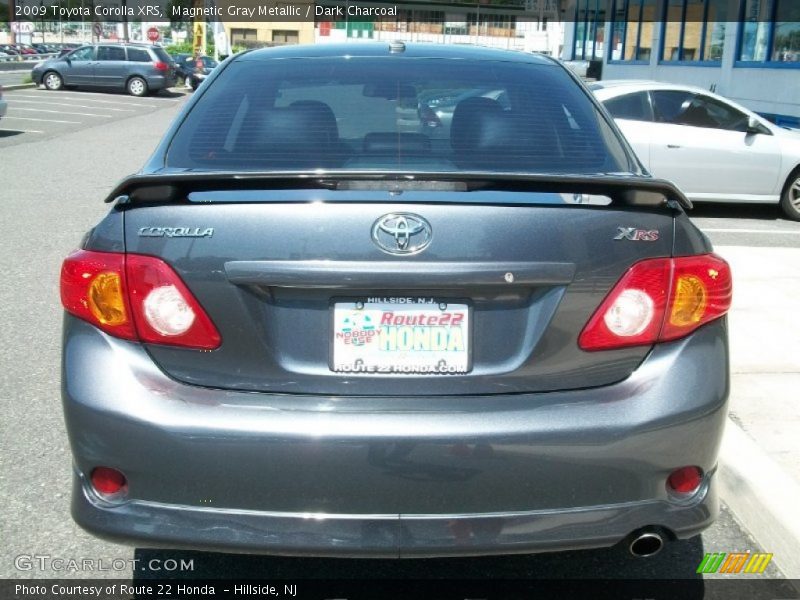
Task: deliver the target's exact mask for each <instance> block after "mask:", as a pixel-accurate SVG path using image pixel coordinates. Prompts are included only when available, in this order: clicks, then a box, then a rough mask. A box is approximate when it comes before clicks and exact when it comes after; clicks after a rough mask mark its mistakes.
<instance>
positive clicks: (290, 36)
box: [272, 29, 299, 44]
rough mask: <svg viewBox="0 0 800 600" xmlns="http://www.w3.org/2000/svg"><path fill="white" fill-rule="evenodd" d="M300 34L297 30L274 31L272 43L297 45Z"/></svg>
mask: <svg viewBox="0 0 800 600" xmlns="http://www.w3.org/2000/svg"><path fill="white" fill-rule="evenodd" d="M298 40H299V34H298V32H297V31H295V30H282V29H275V30H273V31H272V41H273V42H276V43H279V44H296V43H297V42H298Z"/></svg>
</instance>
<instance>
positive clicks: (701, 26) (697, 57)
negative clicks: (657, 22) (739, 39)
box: [662, 0, 732, 62]
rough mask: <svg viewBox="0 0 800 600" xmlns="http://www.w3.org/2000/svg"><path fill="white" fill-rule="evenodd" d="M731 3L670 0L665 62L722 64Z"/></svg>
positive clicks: (715, 0) (667, 16)
mask: <svg viewBox="0 0 800 600" xmlns="http://www.w3.org/2000/svg"><path fill="white" fill-rule="evenodd" d="M730 11H731V3H730V2H729V0H668V3H667V4H666V8H665V21H666V26H665V29H664V42H663V54H662V60H663V61H666V62H672V61H690V62H692V61H706V62H721V61H722V52H723V49H724V46H725V26H726V22H727V21H729V20H732V18H731V15H732V13H731V12H730Z"/></svg>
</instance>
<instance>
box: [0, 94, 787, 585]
mask: <svg viewBox="0 0 800 600" xmlns="http://www.w3.org/2000/svg"><path fill="white" fill-rule="evenodd" d="M6 97H7V99H8V100H9V113H8V115H9V117H8V118H7V119H5V118H4V119H3V120H2V121H0V170H2V177H3V185H2V186H0V207H1V208H0V211H2V212H1V214H2V216H3V222H4V225H5V228H4V229H5V235H4V236H2V237H0V271H2V272H3V273H4V274H5V277H4V278H3V279H2V280H0V293H1V294H2V298H3V302H2V303H0V319H2V322H3V323H4V326H3V333H2V341H3V351H2V353H0V360H1V361H2V365H0V411H2V414H3V418H2V420H0V456H2V458H0V506H3V510H2V511H0V539H2V540H3V543H2V544H0V578H22V577H48V578H50V577H98V576H101V577H130V576H131V575H135V576H137V577H141V576H147V577H158V576H160V574H159V573H144V574H142V573H137V572H132V571H131V569H130V568H129V569H127V570H126V571H124V572H118V571H114V570H112V571H107V572H104V573H98V572H94V571H90V572H87V571H83V572H66V573H65V572H57V571H53V570H52V569H51V570H47V569H38V568H34V569H30V570H26V569H20V567H19V563H18V562H17V558H18V557H19V556H21V555H34V556H35V555H40V556H41V555H48V556H51V557H61V558H70V557H75V558H83V557H88V558H94V559H98V558H104V559H106V560H107V561H111V560H113V559H115V558H120V559H123V560H131V559H133V558H134V557H136V558H139V559H140V560H145V562H146V560H149V559H152V558H161V559H165V558H178V557H182V556H187V557H190V558H194V559H195V567H196V569H195V571H194V572H192V573H191V574H190V575H191V576H193V577H201V578H202V577H208V578H213V577H223V576H233V577H267V576H269V577H276V578H278V577H281V576H283V577H304V576H317V577H326V576H330V577H345V578H346V577H353V578H358V577H363V576H377V577H388V578H392V577H396V578H408V577H416V576H422V577H458V576H463V575H464V574H469V575H470V576H474V577H477V578H482V577H485V578H493V577H498V578H508V579H513V578H522V577H533V578H539V577H540V578H568V577H574V576H588V577H612V578H625V577H628V578H637V579H660V580H666V579H692V580H700V579H701V576H700V575H697V574H696V573H695V569H696V568H697V565H698V564H699V562H700V561H701V560H702V557H703V555H704V553H706V552H740V551H742V552H743V551H747V550H749V551H751V552H757V551H762V550H763V551H767V552H769V551H771V550H770V549H769V548H761V547H760V546H759V544H758V543H757V542H756V541H755V540H753V539H752V538H751V537H750V536H749V534H748V532H747V530H746V528H745V527H743V526H742V524H740V523H738V522H737V520H736V518H735V517H734V516H733V515H732V514H731V513H730V512H729V511H727V510H723V513H722V515H721V517H720V519H719V520H718V521H717V523H715V525H714V526H713V527H711V528H710V529H709V530H707V531H706V532H705V533H704V534H703V535H702V536H700V537H698V538H694V539H692V540H687V541H683V542H678V543H675V544H671V545H669V546H668V547H667V548H666V549H665V550H664V552H662V553H661V554H660V555H659V556H657V557H655V558H654V559H652V560H632V559H630V558H628V557H627V556H626V554H625V553H624V552H623V551H621V550H620V549H619V548H615V549H611V550H592V551H583V552H573V553H568V554H545V555H539V556H535V557H511V558H508V557H496V558H481V559H463V560H447V561H424V562H421V561H408V562H406V561H403V562H399V563H398V562H397V561H347V560H341V559H340V560H335V561H334V560H330V561H323V560H309V559H275V558H263V557H254V556H239V555H224V554H213V553H197V554H188V553H179V552H173V551H159V552H156V551H152V550H145V549H133V548H128V547H124V546H119V545H115V544H112V543H108V542H105V541H101V540H98V539H95V538H93V537H91V536H89V535H88V534H86V533H84V532H82V531H81V530H80V529H79V528H78V527H77V526H76V525H75V524H74V523H73V522H72V521H71V519H70V517H69V486H70V457H69V448H68V445H67V440H66V433H65V429H64V422H63V418H62V416H61V407H60V400H59V375H58V372H59V352H60V337H59V335H60V323H61V308H60V304H59V299H58V272H59V268H60V262H61V260H62V258H63V257H64V256H65V255H66V254H67V253H68V252H69V251H70V250H72V249H73V248H74V247H75V246H76V245H77V244H78V242H79V240H80V238H81V236H82V234H83V232H84V231H86V229H87V228H88V227H90V226H91V225H93V224H94V223H96V221H97V220H98V219H99V218H100V216H101V215H102V214H104V213H105V211H106V210H107V206H105V205H103V204H102V199H103V197H104V195H105V193H107V192H108V190H110V189H111V187H112V186H113V185H114V183H115V182H116V181H117V180H118V179H119V178H121V177H123V176H125V175H127V174H129V173H131V172H133V171H135V170H137V169H138V168H140V167H141V165H142V163H143V162H144V160H145V159H146V158H147V156H148V155H149V153H150V152H151V151H152V150H153V148H154V147H155V144H156V143H157V142H158V140H159V139H160V136H161V134H162V132H163V131H164V129H165V128H166V127H167V126H168V124H169V123H170V121H171V120H172V118H173V117H174V115H175V114H176V112H177V110H178V109H179V107H180V106H181V105H182V102H183V101H185V98H186V95H185V94H184V93H183V92H182V91H172V92H170V93H169V94H165V95H160V96H155V97H147V98H133V97H129V96H125V95H123V94H121V93H120V94H113V93H102V92H84V91H64V92H48V91H45V90H43V89H25V90H14V91H9V92H7V94H6ZM37 177H39V178H46V179H47V185H37V184H34V183H32V179H34V178H37ZM695 218H696V219H697V222H698V223H699V224H700V225H701V227H703V228H705V229H708V230H709V231H708V233H709V235H710V236H711V238H712V240H713V241H714V242H715V243H717V244H726V243H728V244H729V243H731V242H732V240H735V242H736V243H737V245H746V246H750V247H753V248H757V247H759V246H764V245H773V244H778V245H784V246H795V247H796V246H798V245H800V224H798V223H791V222H789V221H785V220H783V219H781V218H779V217H778V211H777V208H776V207H749V208H742V207H704V208H701V209H699V210H698V212H697V213H695ZM715 229H716V230H717V231H713V230H715ZM786 232H789V233H786ZM143 564H144V563H143ZM170 575H175V574H173V573H171V574H170ZM710 577H711V576H709V575H703V576H702V578H703V579H708V578H710ZM717 577H722V578H724V576H717ZM765 577H766V578H768V579H772V580H773V581H774V580H776V579H778V580H779V579H781V577H782V574H781V572H780V571H779V570H778V568H776V567H775V565H774V564H772V565H770V567H769V569H768V570H767V572H766V573H765ZM781 585H782V583H781V582H776V583H775V586H774V587H771V588H766V587H765V588H763V590H762V591H764V592H765V595H757V594H753V596H752V597H754V598H755V597H770V598H781V597H784V598H789V597H793V596H792V595H790V593H788V592H786V591H785V590H784V589H783V588H781V587H780V586H781ZM708 589H710V590H713V588H712V587H709V588H708ZM720 597H725V596H720Z"/></svg>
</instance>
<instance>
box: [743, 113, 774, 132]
mask: <svg viewBox="0 0 800 600" xmlns="http://www.w3.org/2000/svg"><path fill="white" fill-rule="evenodd" d="M747 133H748V134H752V135H758V134H759V133H761V134H765V135H772V132H771V131H770V130H769V129H767V128H766V127H764V126H763V125H762V124H761V121H759V120H758V119H756V118H755V117H750V118H749V119H747Z"/></svg>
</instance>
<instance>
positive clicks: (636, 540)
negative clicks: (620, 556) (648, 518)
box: [628, 531, 664, 558]
mask: <svg viewBox="0 0 800 600" xmlns="http://www.w3.org/2000/svg"><path fill="white" fill-rule="evenodd" d="M663 547H664V538H663V537H661V535H659V534H658V533H656V532H655V531H646V532H644V533H640V534H637V535H635V536H634V537H633V539H632V540H631V543H630V545H629V546H628V550H629V551H630V553H631V554H632V555H633V556H635V557H637V558H647V557H649V556H655V555H656V554H658V553H659V552H661V549H662V548H663Z"/></svg>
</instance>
